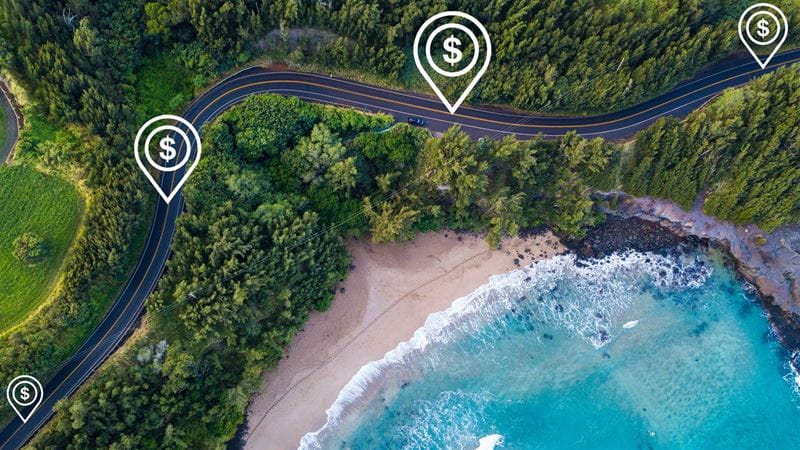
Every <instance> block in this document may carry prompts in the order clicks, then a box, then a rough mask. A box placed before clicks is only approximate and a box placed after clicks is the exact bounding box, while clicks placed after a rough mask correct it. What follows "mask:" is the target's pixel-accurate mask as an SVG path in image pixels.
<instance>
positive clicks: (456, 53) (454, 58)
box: [443, 34, 464, 66]
mask: <svg viewBox="0 0 800 450" xmlns="http://www.w3.org/2000/svg"><path fill="white" fill-rule="evenodd" d="M458 45H461V41H460V40H459V39H458V38H457V37H455V36H453V35H452V34H451V35H450V37H449V38H447V39H445V40H444V51H446V52H449V55H444V56H443V58H444V60H445V62H449V63H450V66H453V64H455V63H457V62H459V61H461V58H463V57H464V54H463V53H461V50H459V49H458V48H456V46H458Z"/></svg>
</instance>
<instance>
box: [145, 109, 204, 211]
mask: <svg viewBox="0 0 800 450" xmlns="http://www.w3.org/2000/svg"><path fill="white" fill-rule="evenodd" d="M157 122H165V123H167V124H163V125H160V126H158V127H155V128H154V129H153V130H152V131H150V133H149V134H148V135H147V137H146V138H145V140H144V147H143V148H140V147H139V144H140V142H141V140H142V135H143V134H144V132H145V131H147V130H148V129H150V127H151V126H152V125H154V124H155V123H157ZM173 122H178V123H180V124H182V125H183V126H185V127H186V128H188V129H189V134H190V135H191V138H190V137H189V134H187V133H186V132H184V131H183V130H182V129H180V128H178V127H177V126H175V125H173ZM164 131H170V132H172V135H176V136H178V137H179V139H180V143H178V142H177V141H175V140H174V139H172V141H170V142H171V143H172V144H176V145H171V146H168V147H167V148H169V147H172V148H173V149H175V150H183V152H184V153H183V155H182V156H181V155H180V154H179V153H180V151H177V152H176V153H175V156H174V158H175V159H176V161H175V163H174V164H172V165H168V163H165V164H163V165H162V164H159V163H157V162H156V161H155V160H154V159H153V157H152V156H151V155H150V142H151V141H152V139H153V137H155V136H156V135H158V134H159V133H163V132H164ZM167 136H169V137H171V135H167V134H164V135H163V138H166V137H167ZM163 138H162V139H163ZM192 141H194V143H192ZM175 147H177V148H175ZM162 148H164V147H162ZM142 152H144V155H145V160H146V161H147V162H148V163H149V164H150V167H152V168H154V169H156V170H157V171H159V172H162V173H169V172H175V171H178V170H180V169H182V168H184V167H186V166H187V164H188V163H189V161H190V160H191V165H188V167H186V170H185V172H184V173H183V176H182V177H181V179H180V180H178V184H176V185H174V186H172V188H171V190H170V191H169V192H164V189H162V188H161V185H160V184H159V183H158V180H157V179H156V178H155V177H153V175H152V174H151V173H150V170H149V168H148V167H147V166H146V165H145V164H144V161H143V160H142V155H141V153H142ZM201 154H202V143H201V142H200V134H199V133H198V132H197V129H196V128H195V127H194V126H193V125H192V124H191V122H189V121H188V120H186V119H184V118H183V117H180V116H174V115H171V114H164V115H161V116H156V117H153V118H152V119H150V120H148V121H147V122H145V123H144V125H142V126H141V128H139V131H138V132H137V133H136V140H135V141H134V143H133V155H134V157H135V158H136V164H138V165H139V169H141V170H142V172H144V175H145V176H146V177H147V179H148V180H150V184H152V185H153V187H154V188H156V192H158V195H160V196H161V198H162V199H164V201H165V202H167V203H169V202H170V201H172V199H173V198H175V196H176V195H177V194H178V192H180V190H181V188H182V187H183V185H184V184H186V181H187V180H188V179H189V175H191V174H192V172H194V169H195V168H196V167H197V164H199V163H200V155H201ZM192 156H193V158H192Z"/></svg>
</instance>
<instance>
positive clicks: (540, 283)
mask: <svg viewBox="0 0 800 450" xmlns="http://www.w3.org/2000/svg"><path fill="white" fill-rule="evenodd" d="M712 271H713V269H712V268H711V266H710V264H706V263H705V261H703V260H702V259H700V258H699V257H697V256H693V257H691V258H690V259H688V260H687V259H686V258H681V257H677V256H664V255H656V254H652V253H638V252H625V253H618V254H612V255H609V256H606V257H604V258H602V259H595V260H588V261H584V260H578V259H576V257H575V256H574V255H569V254H568V255H560V256H556V257H553V258H550V259H547V260H542V261H538V262H535V263H532V264H531V265H529V266H527V267H524V268H521V269H517V270H514V271H512V272H509V273H506V274H502V275H496V276H493V277H491V278H490V280H489V283H487V284H486V285H483V286H481V287H480V288H478V289H477V290H476V291H474V292H472V293H471V294H469V295H467V296H465V297H462V298H459V299H457V300H456V301H454V302H453V303H452V305H451V306H450V308H448V309H446V310H444V311H440V312H437V313H434V314H431V315H430V316H428V318H427V320H426V321H425V325H424V326H423V327H422V328H419V329H418V330H417V331H416V332H415V333H414V335H413V337H412V338H411V339H410V340H408V341H406V342H403V343H401V344H399V345H398V346H397V347H396V348H395V349H393V350H391V351H389V352H387V353H386V355H385V356H384V358H383V359H380V360H377V361H373V362H370V363H368V364H366V365H364V366H363V367H361V369H360V370H359V371H358V373H356V375H355V376H354V377H353V378H352V379H351V380H350V382H349V383H348V384H347V385H346V386H345V387H344V388H343V389H342V390H341V391H340V393H339V395H338V397H337V399H336V401H335V402H334V404H333V405H332V406H331V407H330V408H328V410H327V411H326V415H327V422H326V424H325V425H324V426H323V427H322V428H320V429H319V430H317V431H316V432H313V433H308V434H306V435H305V436H303V438H302V440H301V442H300V448H301V449H321V448H324V445H325V442H326V441H327V439H328V438H329V437H330V436H331V435H332V433H333V431H334V430H335V429H336V428H337V426H339V425H340V424H342V423H343V421H344V420H345V419H346V418H348V417H350V414H351V413H355V412H357V411H359V410H360V409H361V408H362V407H364V406H365V405H367V404H368V403H369V401H370V400H371V395H370V394H372V393H375V392H377V390H378V389H379V388H380V385H381V383H382V380H384V379H385V375H386V373H387V372H388V371H389V370H390V369H393V370H400V371H404V372H403V373H404V374H405V375H406V376H408V377H411V376H412V374H411V373H410V371H413V367H415V365H414V364H413V363H415V362H417V363H418V362H419V360H420V359H421V358H420V357H419V356H420V354H421V353H423V352H425V351H426V350H427V349H428V348H429V347H430V346H431V345H435V344H446V343H449V342H455V341H457V340H459V339H463V338H466V337H469V338H471V339H483V343H485V345H487V346H491V345H493V342H495V341H496V338H497V337H498V336H499V335H502V334H503V333H506V332H507V331H508V330H507V329H506V328H507V327H508V326H509V325H508V324H509V321H507V320H498V319H499V318H504V317H507V316H508V315H509V314H511V315H516V316H519V317H522V318H524V319H525V320H526V321H528V322H540V323H547V324H548V325H549V326H552V327H554V328H557V329H560V330H563V331H565V332H567V333H570V334H572V335H574V336H577V337H580V338H581V339H583V340H585V341H586V342H587V343H589V344H591V345H593V346H594V347H595V348H601V347H603V346H604V345H606V344H607V343H608V342H610V341H611V340H613V339H614V337H615V336H616V334H617V333H619V332H620V329H622V322H623V319H622V316H623V313H624V312H626V311H627V310H628V309H629V307H630V305H631V303H632V302H633V301H635V296H636V295H637V294H639V293H641V292H642V291H643V290H645V289H647V288H648V287H649V286H655V287H657V288H659V289H661V290H686V289H694V288H697V287H700V286H702V285H703V284H704V283H705V281H706V280H707V279H708V277H709V276H711V274H712ZM426 356H428V357H430V356H431V355H428V354H426ZM426 363H427V364H433V365H435V363H436V360H435V358H430V360H429V361H426Z"/></svg>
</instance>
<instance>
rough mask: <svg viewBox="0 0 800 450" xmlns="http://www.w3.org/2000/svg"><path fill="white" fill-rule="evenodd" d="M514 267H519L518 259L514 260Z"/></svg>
mask: <svg viewBox="0 0 800 450" xmlns="http://www.w3.org/2000/svg"><path fill="white" fill-rule="evenodd" d="M514 265H515V266H519V259H517V258H514Z"/></svg>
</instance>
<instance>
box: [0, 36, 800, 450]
mask: <svg viewBox="0 0 800 450" xmlns="http://www.w3.org/2000/svg"><path fill="white" fill-rule="evenodd" d="M798 61H800V50H793V51H789V52H785V53H782V54H780V55H777V56H776V57H775V58H774V59H773V61H772V63H771V64H770V66H769V67H768V68H767V69H766V70H760V68H759V67H758V65H757V64H756V63H755V62H754V61H753V60H752V59H751V58H749V57H748V58H747V59H742V58H738V59H729V60H727V61H725V62H722V63H720V64H717V65H715V66H713V67H711V68H710V69H709V70H707V71H706V72H705V73H704V74H701V75H699V76H698V77H697V78H695V79H693V80H691V81H688V82H685V83H682V84H681V85H680V86H678V87H676V88H675V89H673V90H672V91H670V92H668V93H666V94H663V95H659V96H658V97H655V98H653V99H651V100H648V101H645V102H643V103H641V104H639V105H636V106H633V107H630V108H627V109H625V110H622V111H619V112H614V113H609V114H604V115H599V116H584V117H579V116H576V117H557V116H542V115H535V114H530V115H528V114H524V113H519V112H506V111H500V110H493V109H487V108H477V107H469V106H462V107H461V108H460V109H459V110H458V111H457V113H456V114H450V113H449V112H447V110H446V109H445V108H444V106H443V105H442V104H441V103H440V102H439V101H438V100H436V99H434V98H433V97H429V96H424V95H420V94H416V93H407V92H398V91H392V90H388V89H384V88H379V87H375V86H370V85H365V84H362V83H356V82H352V81H348V80H344V79H341V78H336V77H331V76H325V75H317V74H310V73H299V72H277V71H270V70H268V69H265V68H262V67H252V68H248V69H245V70H242V71H240V72H237V73H235V74H233V75H231V76H230V77H228V78H226V79H225V80H223V81H221V82H220V83H218V84H217V85H215V86H214V87H212V88H211V89H209V90H207V91H206V92H204V93H203V94H202V95H200V96H199V97H198V98H197V99H195V101H194V102H193V103H192V104H191V105H190V106H189V108H188V109H187V110H186V111H185V113H184V114H183V117H185V118H186V119H188V120H189V121H190V122H192V123H193V124H194V126H195V127H196V128H197V129H200V127H201V126H202V125H203V124H205V123H207V122H209V121H211V120H213V119H214V118H215V117H217V116H218V115H219V114H220V113H222V112H223V111H225V110H226V109H228V108H230V107H231V106H232V105H234V104H237V103H239V102H241V101H243V100H244V99H245V98H247V97H248V96H250V95H254V94H259V93H265V92H273V93H278V94H283V95H289V96H295V97H299V98H301V99H304V100H310V101H315V102H320V103H327V104H335V105H340V106H348V107H355V108H359V109H362V110H366V111H371V112H384V113H387V114H391V115H392V116H394V117H395V119H396V120H398V121H405V120H406V119H407V117H408V116H413V117H421V118H424V119H425V120H426V121H427V125H426V126H427V127H428V128H429V129H431V130H432V131H444V130H446V129H447V128H448V127H450V126H452V125H454V124H459V125H461V128H462V129H463V130H465V131H466V132H467V133H469V134H470V135H471V136H473V137H476V138H477V137H483V136H488V137H491V138H496V137H502V136H504V135H508V134H515V135H517V136H519V137H520V138H527V137H532V136H535V135H537V134H540V133H541V134H543V135H544V136H546V137H557V136H562V135H564V134H565V133H567V132H569V131H571V130H575V131H578V132H579V133H580V134H582V135H584V136H587V137H594V136H601V137H604V138H608V139H621V138H626V137H630V136H632V135H633V134H634V133H635V132H636V131H638V130H641V129H642V128H644V127H646V126H647V125H649V124H651V123H652V122H654V121H656V120H657V119H658V118H660V117H663V116H668V115H671V116H677V117H682V116H685V115H686V114H688V113H689V112H690V111H692V110H694V109H696V108H698V107H699V106H701V105H703V104H704V103H705V102H707V101H708V100H709V99H711V98H712V97H714V96H715V95H717V94H719V93H720V92H722V91H723V90H724V89H727V88H730V87H734V86H738V85H741V84H744V83H747V82H748V81H750V80H751V79H753V78H755V77H758V76H761V75H763V74H765V73H768V72H771V71H774V70H775V69H777V68H778V67H781V66H785V65H788V64H791V63H795V62H798ZM131 142H133V136H131ZM131 164H134V163H133V158H131ZM182 175H183V170H179V171H177V172H174V173H170V174H165V175H164V176H162V178H161V181H160V183H161V186H162V188H163V189H164V190H165V191H169V190H170V188H171V186H173V185H175V183H176V182H177V180H178V179H180V177H181V176H182ZM152 198H153V201H155V202H156V206H155V213H154V217H153V222H152V224H151V226H150V232H149V235H148V237H147V242H146V243H145V248H144V251H143V252H142V255H141V256H140V258H139V261H138V263H137V265H136V268H135V269H134V271H133V273H132V274H131V277H130V279H129V280H128V282H127V284H126V285H125V287H124V289H123V291H122V293H121V294H120V295H119V297H118V298H117V299H116V300H115V302H114V303H113V305H112V306H111V308H110V309H109V311H108V312H107V313H106V316H105V317H104V318H103V320H102V322H101V323H100V325H99V326H98V327H97V329H96V330H94V332H93V333H92V335H91V336H90V337H89V339H88V340H87V341H86V342H85V343H84V345H83V346H82V347H81V348H80V349H79V350H78V351H77V352H76V353H75V355H73V356H72V357H71V358H70V359H68V360H67V361H66V362H65V363H63V364H62V366H60V369H59V370H58V371H57V373H56V374H55V375H54V376H52V377H51V378H50V379H49V380H47V382H46V384H45V388H44V390H45V399H44V401H43V403H42V404H41V406H40V407H39V408H38V409H37V411H36V412H35V413H34V414H33V415H32V416H31V418H30V419H29V420H28V422H27V423H23V422H22V421H21V420H19V419H18V418H14V419H13V420H12V421H11V422H10V423H9V424H7V425H6V426H5V427H4V428H3V430H2V431H0V449H16V448H19V447H22V445H24V444H25V442H27V441H28V440H29V439H30V438H31V437H32V436H33V435H34V434H35V433H36V431H38V430H39V429H40V428H41V427H42V426H43V425H44V424H45V423H46V422H47V421H48V420H49V419H50V418H51V417H52V415H53V406H54V405H55V403H56V402H57V401H58V400H60V399H62V398H65V397H67V396H69V395H70V394H72V393H73V392H74V391H75V390H76V389H78V387H80V386H81V384H82V383H83V382H84V381H85V380H86V379H87V378H88V377H89V376H91V374H92V373H94V371H95V370H96V369H97V367H98V366H99V365H100V364H101V363H102V362H103V361H104V360H105V359H106V358H107V357H108V356H109V355H110V354H111V353H112V352H113V351H114V350H115V349H117V348H118V347H119V345H120V344H121V343H122V341H123V340H124V339H125V338H126V337H127V336H128V335H129V334H130V332H131V331H132V330H133V329H134V327H135V326H136V324H137V322H138V319H139V317H140V316H141V314H142V311H143V309H144V303H145V299H146V298H147V296H148V295H149V294H150V293H151V292H152V291H153V290H154V289H155V286H156V283H157V282H158V280H159V278H160V276H161V273H162V272H163V270H164V266H165V264H166V262H167V259H168V257H169V254H170V243H171V241H172V237H173V235H174V233H175V227H176V220H177V218H178V215H179V214H180V212H181V210H182V209H183V198H182V197H181V196H180V195H179V196H177V197H176V198H175V199H173V201H172V202H171V203H170V204H165V203H164V202H163V201H161V199H160V198H159V197H158V196H157V195H156V194H155V193H153V197H152ZM33 375H35V374H33Z"/></svg>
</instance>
